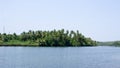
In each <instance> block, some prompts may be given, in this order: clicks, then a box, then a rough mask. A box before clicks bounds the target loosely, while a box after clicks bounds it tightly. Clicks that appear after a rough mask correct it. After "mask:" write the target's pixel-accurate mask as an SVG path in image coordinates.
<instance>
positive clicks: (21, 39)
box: [0, 29, 96, 47]
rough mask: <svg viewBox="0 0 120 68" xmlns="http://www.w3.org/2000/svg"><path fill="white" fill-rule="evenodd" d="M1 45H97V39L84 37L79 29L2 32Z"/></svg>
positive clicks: (0, 36) (0, 35)
mask: <svg viewBox="0 0 120 68" xmlns="http://www.w3.org/2000/svg"><path fill="white" fill-rule="evenodd" d="M0 45H9V46H12V45H16V46H24V45H27V46H45V47H52V46H55V47H57V46H58V47H64V46H73V47H75V46H96V41H93V40H92V39H91V38H86V37H84V36H83V35H82V34H81V33H79V31H76V32H75V31H68V30H66V31H65V30H64V29H61V30H52V31H32V30H29V31H28V32H22V33H21V34H20V35H17V34H16V33H13V34H6V33H3V34H0Z"/></svg>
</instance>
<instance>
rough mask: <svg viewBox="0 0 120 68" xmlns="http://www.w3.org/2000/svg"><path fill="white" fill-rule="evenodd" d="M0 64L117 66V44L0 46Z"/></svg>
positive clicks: (9, 67)
mask: <svg viewBox="0 0 120 68" xmlns="http://www.w3.org/2000/svg"><path fill="white" fill-rule="evenodd" d="M0 68H120V47H107V46H98V47H0Z"/></svg>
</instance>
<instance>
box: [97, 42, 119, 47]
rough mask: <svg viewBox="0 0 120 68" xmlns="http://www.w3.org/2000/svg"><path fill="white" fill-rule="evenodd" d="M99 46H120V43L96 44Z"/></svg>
mask: <svg viewBox="0 0 120 68" xmlns="http://www.w3.org/2000/svg"><path fill="white" fill-rule="evenodd" d="M97 44H98V45H99V46H120V41H109V42H97Z"/></svg>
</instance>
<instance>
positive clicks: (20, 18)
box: [0, 0, 120, 41]
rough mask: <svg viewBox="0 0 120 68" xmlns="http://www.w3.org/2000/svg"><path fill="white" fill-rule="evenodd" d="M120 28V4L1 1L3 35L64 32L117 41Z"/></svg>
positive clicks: (112, 0) (118, 0) (114, 0)
mask: <svg viewBox="0 0 120 68" xmlns="http://www.w3.org/2000/svg"><path fill="white" fill-rule="evenodd" d="M119 26H120V0H0V33H3V32H5V33H14V32H15V33H17V34H20V33H21V32H23V31H28V30H35V31H36V30H53V29H57V30H59V29H65V30H74V31H76V30H79V32H80V33H82V34H83V35H84V36H86V37H91V38H92V39H93V40H96V41H114V40H120V30H119Z"/></svg>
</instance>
